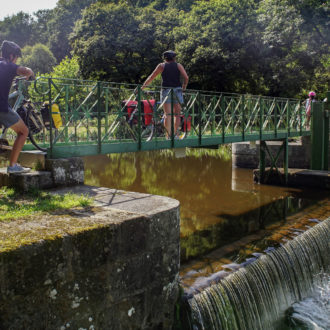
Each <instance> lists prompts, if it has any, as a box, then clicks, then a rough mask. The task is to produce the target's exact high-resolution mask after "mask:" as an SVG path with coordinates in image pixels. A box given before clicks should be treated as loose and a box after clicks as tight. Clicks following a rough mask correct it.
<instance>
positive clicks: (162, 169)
mask: <svg viewBox="0 0 330 330" xmlns="http://www.w3.org/2000/svg"><path fill="white" fill-rule="evenodd" d="M85 183H86V184H90V185H96V186H103V187H109V188H116V189H122V190H128V191H136V192H142V193H150V194H157V195H164V196H168V197H172V198H175V199H177V200H179V201H180V205H181V209H180V211H181V263H182V265H181V279H182V284H183V286H184V287H186V289H187V290H188V289H194V288H198V287H199V286H204V285H206V284H208V283H209V282H210V281H213V280H214V278H215V277H221V276H224V275H226V274H227V273H228V272H230V271H232V270H233V269H236V268H237V267H239V264H241V263H244V262H248V261H250V260H253V258H254V256H255V255H257V253H262V252H263V251H264V250H265V249H267V248H268V249H269V248H273V247H274V246H276V245H278V244H280V243H282V242H284V241H285V240H287V239H290V238H291V237H294V236H295V235H297V234H298V233H299V232H301V231H302V230H306V228H308V227H309V226H312V225H313V224H315V223H316V222H317V221H319V220H323V219H325V218H326V217H328V216H329V215H330V199H329V196H328V193H327V192H321V191H311V190H300V189H289V188H286V187H276V186H267V185H259V184H255V183H254V182H253V179H252V171H251V170H248V169H237V168H232V164H231V158H230V152H229V151H228V150H227V151H226V150H225V149H221V150H205V149H202V150H196V149H195V150H185V149H182V150H176V151H173V150H167V151H154V152H140V153H127V154H113V155H99V156H91V157H85ZM310 219H318V220H310Z"/></svg>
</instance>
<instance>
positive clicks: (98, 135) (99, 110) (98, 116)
mask: <svg viewBox="0 0 330 330" xmlns="http://www.w3.org/2000/svg"><path fill="white" fill-rule="evenodd" d="M97 149H98V153H99V154H100V153H101V150H102V138H101V82H100V81H98V82H97Z"/></svg>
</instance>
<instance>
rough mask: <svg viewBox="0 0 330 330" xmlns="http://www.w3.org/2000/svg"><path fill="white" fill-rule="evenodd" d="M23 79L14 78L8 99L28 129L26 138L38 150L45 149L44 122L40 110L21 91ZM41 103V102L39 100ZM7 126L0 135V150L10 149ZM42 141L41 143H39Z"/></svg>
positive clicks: (45, 129)
mask: <svg viewBox="0 0 330 330" xmlns="http://www.w3.org/2000/svg"><path fill="white" fill-rule="evenodd" d="M23 80H25V78H24V77H22V78H16V79H15V81H14V84H13V87H12V88H13V89H14V91H13V92H12V93H11V94H9V101H10V102H13V106H12V109H13V110H14V111H16V112H17V113H18V115H19V116H20V117H21V118H22V120H23V122H24V123H25V125H26V126H27V127H28V129H29V135H28V138H29V140H30V141H31V143H32V144H33V145H34V146H35V147H36V148H37V149H39V150H40V151H43V152H45V151H47V148H46V147H44V144H45V141H46V139H47V127H46V125H45V123H44V120H43V118H42V115H41V112H40V110H36V109H35V106H36V105H37V104H36V103H34V104H32V102H31V101H30V100H28V99H26V97H25V95H24V93H23V91H22V89H23V88H22V87H23V86H22V85H21V84H22V83H23ZM40 103H41V102H40ZM7 135H8V128H3V129H2V133H1V135H0V150H2V151H6V150H12V147H11V146H10V144H9V142H8V139H7V138H6V137H7ZM41 142H42V144H41Z"/></svg>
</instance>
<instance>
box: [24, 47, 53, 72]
mask: <svg viewBox="0 0 330 330" xmlns="http://www.w3.org/2000/svg"><path fill="white" fill-rule="evenodd" d="M18 64H20V65H23V66H27V67H29V68H31V69H32V70H33V71H34V72H35V73H37V72H38V73H40V74H44V73H47V72H50V71H51V70H52V69H53V67H54V65H55V64H56V59H55V57H54V55H53V54H52V52H51V51H50V49H49V48H48V47H47V46H45V45H42V44H39V43H38V44H35V45H34V46H25V47H24V48H23V49H22V58H21V59H20V61H19V62H18Z"/></svg>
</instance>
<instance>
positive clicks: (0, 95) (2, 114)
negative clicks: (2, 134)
mask: <svg viewBox="0 0 330 330" xmlns="http://www.w3.org/2000/svg"><path fill="white" fill-rule="evenodd" d="M1 54H2V57H1V58H0V124H1V125H3V126H4V127H6V128H8V127H10V128H11V129H12V130H14V131H15V132H16V133H17V137H16V140H15V142H14V145H13V148H12V151H11V154H10V158H9V166H8V168H7V173H24V172H29V171H30V168H26V167H22V166H21V165H19V164H17V160H18V156H19V154H20V152H21V150H22V148H23V146H24V144H25V141H26V138H27V136H28V134H29V130H28V128H27V126H26V125H25V124H24V122H23V120H22V119H21V117H20V116H19V115H18V114H17V113H16V112H15V111H13V110H12V109H11V107H10V105H9V103H8V96H9V91H10V87H11V84H12V81H13V79H14V78H15V76H17V75H19V76H23V77H25V78H26V79H29V78H30V77H32V76H33V75H34V74H33V71H32V70H31V69H30V68H27V67H24V66H19V65H17V64H16V61H17V59H18V57H19V56H22V54H21V48H20V47H19V46H18V45H17V44H16V43H14V42H12V41H7V40H5V41H3V43H2V45H1Z"/></svg>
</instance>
